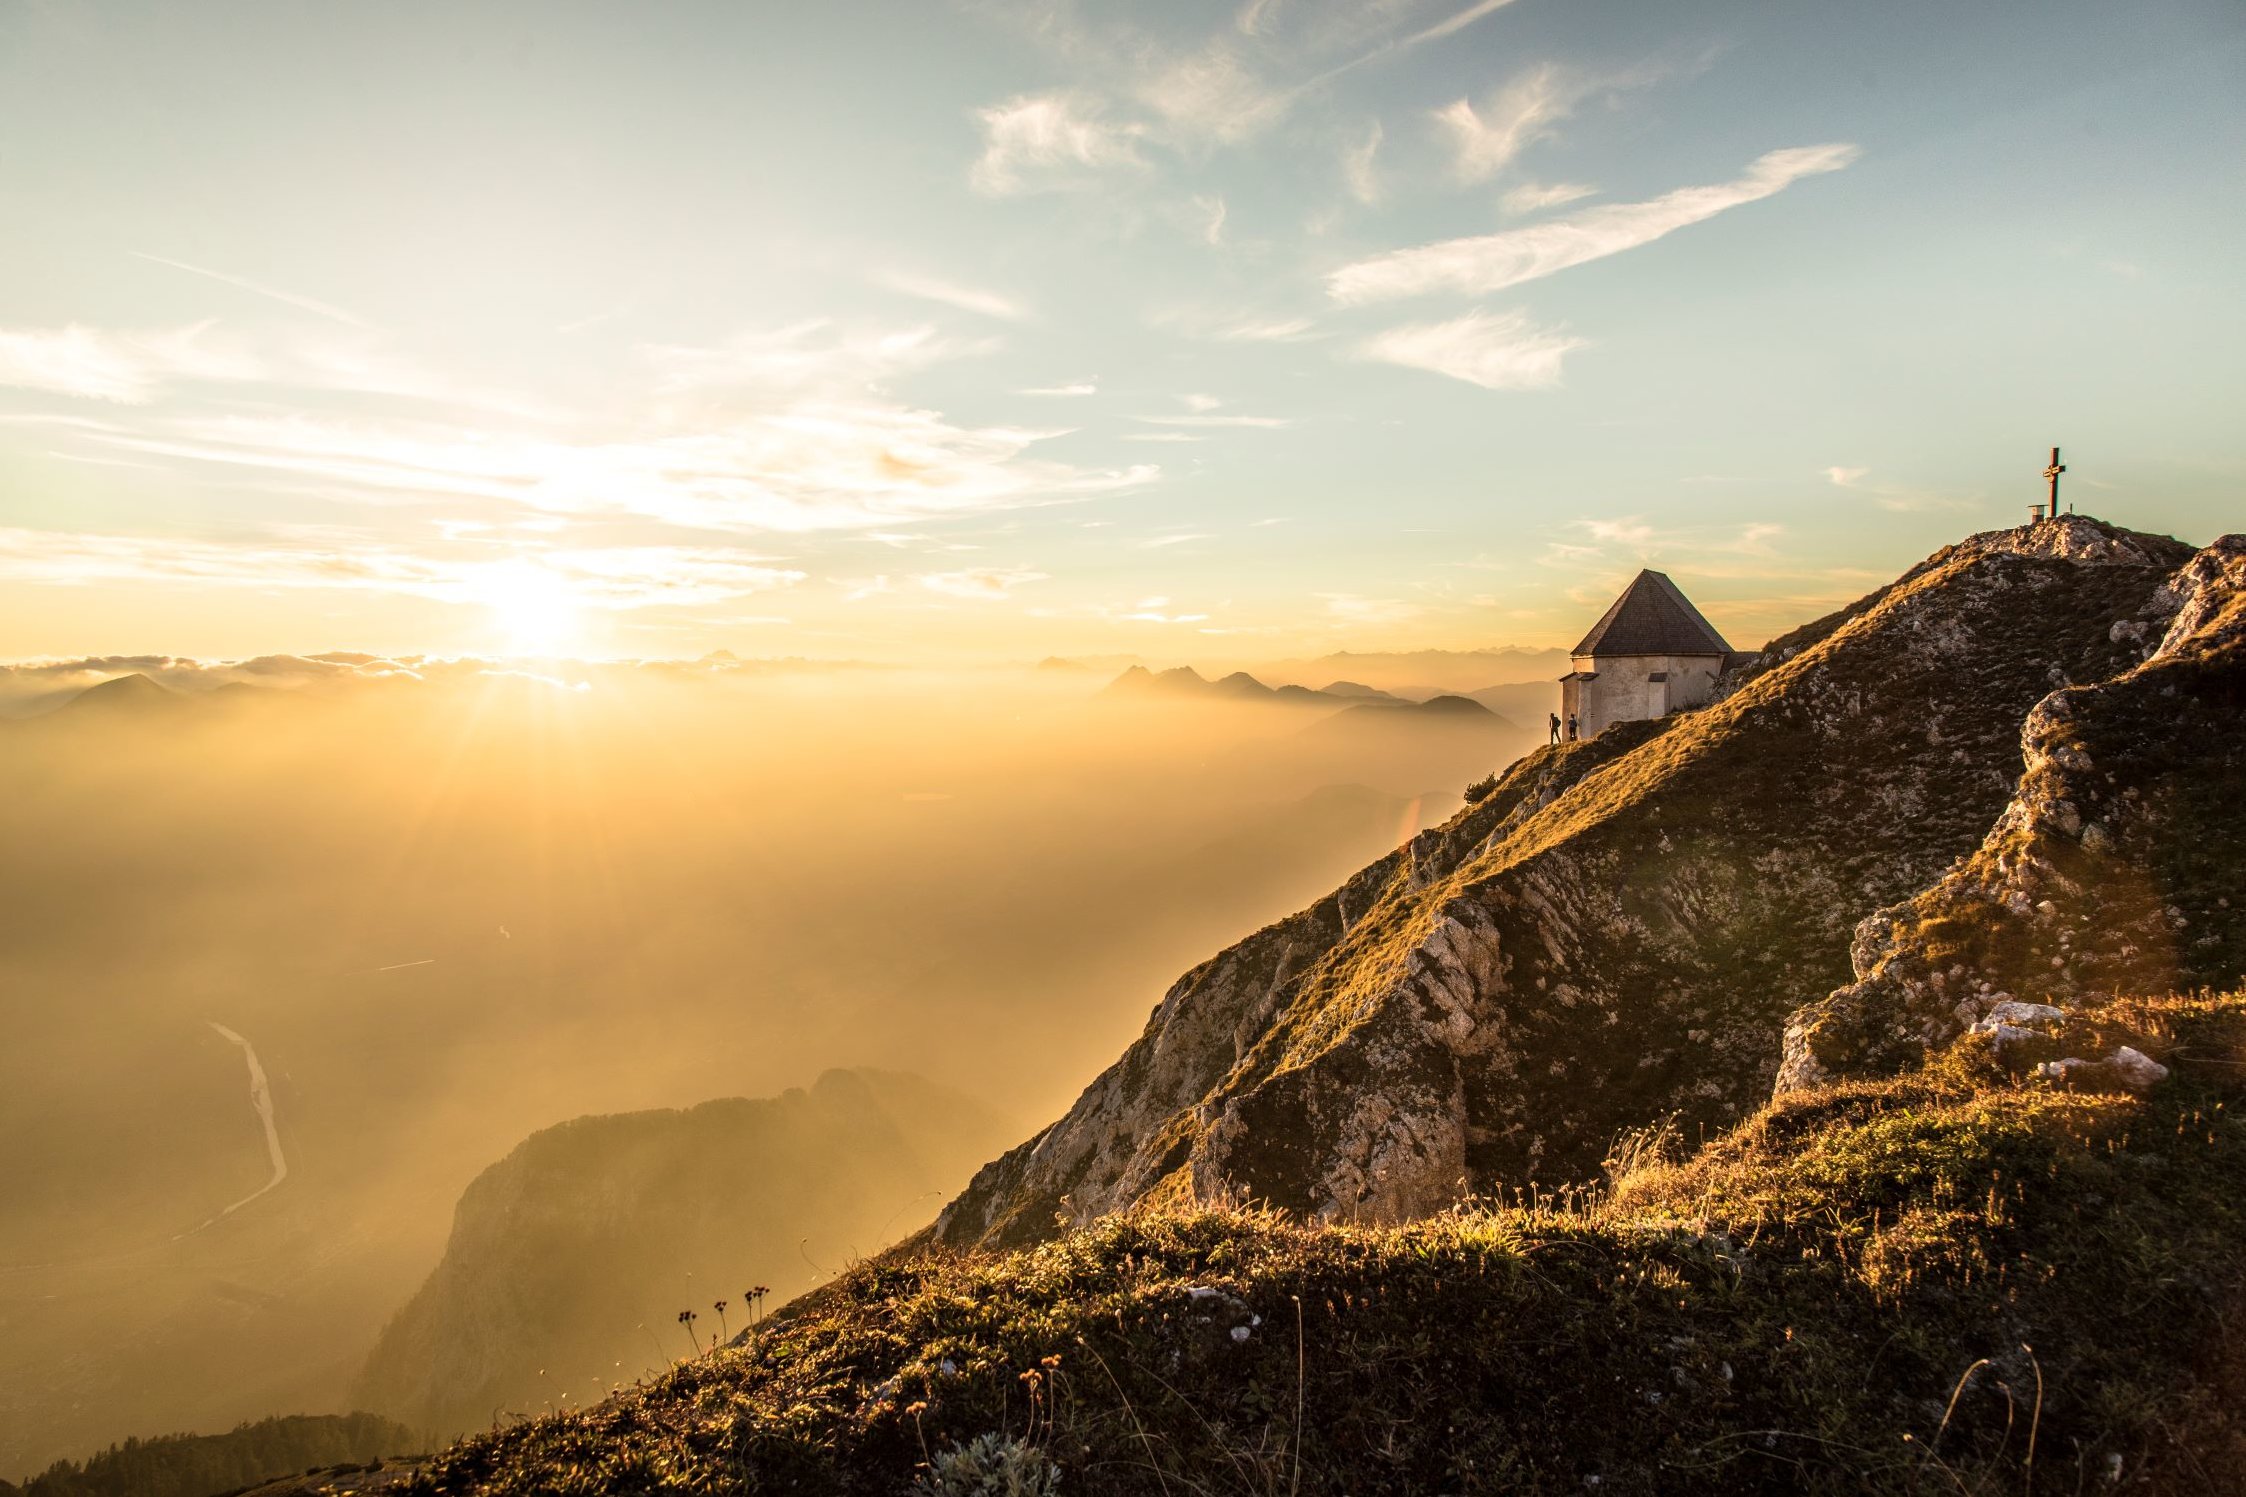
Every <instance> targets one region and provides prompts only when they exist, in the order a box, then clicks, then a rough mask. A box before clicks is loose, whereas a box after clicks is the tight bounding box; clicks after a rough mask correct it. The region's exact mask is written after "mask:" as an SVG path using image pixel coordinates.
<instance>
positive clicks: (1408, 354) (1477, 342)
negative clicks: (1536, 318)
mask: <svg viewBox="0 0 2246 1497" xmlns="http://www.w3.org/2000/svg"><path fill="white" fill-rule="evenodd" d="M1584 346H1585V344H1584V340H1583V339H1581V338H1577V337H1573V336H1571V335H1569V334H1568V332H1567V331H1566V330H1565V329H1563V328H1542V327H1538V326H1536V325H1535V324H1533V323H1531V322H1530V321H1529V320H1528V318H1527V317H1526V316H1524V315H1523V314H1521V313H1518V312H1504V313H1488V312H1470V313H1468V314H1467V315H1466V316H1464V317H1458V318H1453V319H1452V320H1450V321H1448V322H1421V323H1413V324H1410V325H1408V326H1405V327H1398V328H1390V329H1389V330H1388V331H1387V332H1384V333H1379V334H1376V335H1375V336H1373V337H1372V338H1370V339H1368V340H1367V341H1366V342H1365V343H1364V345H1363V346H1362V347H1361V348H1360V349H1359V350H1358V353H1359V356H1360V357H1362V358H1367V359H1377V360H1380V361H1381V362H1384V363H1389V364H1401V365H1403V366H1404V367H1405V368H1407V369H1425V370H1429V371H1430V372H1432V373H1435V374H1447V375H1449V376H1450V377H1451V378H1452V379H1461V380H1464V381H1466V382H1467V383H1468V384H1471V385H1480V386H1481V387H1482V388H1483V389H1485V390H1537V389H1543V388H1545V387H1547V386H1550V385H1556V384H1558V383H1559V382H1560V365H1561V361H1562V360H1563V359H1565V358H1566V357H1567V356H1568V354H1570V353H1572V352H1573V351H1575V350H1576V349H1578V348H1582V347H1584Z"/></svg>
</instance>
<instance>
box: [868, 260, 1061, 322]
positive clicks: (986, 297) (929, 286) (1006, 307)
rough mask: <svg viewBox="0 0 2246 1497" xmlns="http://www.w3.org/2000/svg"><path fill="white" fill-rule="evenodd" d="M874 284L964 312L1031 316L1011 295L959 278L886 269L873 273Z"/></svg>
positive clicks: (1002, 317)
mask: <svg viewBox="0 0 2246 1497" xmlns="http://www.w3.org/2000/svg"><path fill="white" fill-rule="evenodd" d="M874 284H875V285H877V286H880V287H882V288H884V289H885V290H889V291H894V292H896V293H897V294H898V295H900V296H913V297H918V298H919V299H920V300H922V301H932V302H939V303H941V304H942V305H944V306H947V307H957V308H958V309H959V310H961V311H962V312H973V313H975V314H976V315H978V316H982V317H995V318H997V319H999V320H1000V321H1002V322H1020V321H1022V320H1023V319H1024V318H1026V317H1028V316H1029V308H1027V307H1025V306H1023V305H1022V304H1021V303H1020V302H1018V301H1015V300H1014V299H1013V298H1012V297H1008V296H1001V295H1000V294H999V293H997V292H996V291H986V290H983V289H982V288H981V287H978V286H963V285H960V284H959V283H958V282H956V281H946V280H941V279H939V278H938V277H935V276H930V275H916V274H914V273H913V272H911V271H904V270H889V271H883V272H882V273H880V274H879V275H876V276H875V277H874Z"/></svg>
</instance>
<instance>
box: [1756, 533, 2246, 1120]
mask: <svg viewBox="0 0 2246 1497" xmlns="http://www.w3.org/2000/svg"><path fill="white" fill-rule="evenodd" d="M2107 633H2108V636H2109V638H2110V639H2111V640H2112V641H2113V642H2114V643H2115V644H2117V645H2121V646H2126V647H2128V648H2130V649H2132V650H2134V651H2136V652H2137V653H2138V654H2140V655H2141V656H2142V657H2143V658H2142V661H2141V663H2139V664H2136V665H2134V666H2133V667H2131V668H2129V669H2126V670H2123V671H2122V672H2120V673H2119V674H2117V675H2116V676H2114V677H2113V678H2112V679H2111V680H2107V681H2102V682H2097V683H2093V684H2085V685H2079V686H2068V687H2064V688H2061V689H2060V690H2057V691H2053V692H2051V693H2050V694H2049V695H2048V696H2045V697H2044V698H2043V699H2042V700H2041V701H2039V702H2037V703H2036V705H2035V706H2034V708H2033V709H2032V710H2031V711H2030V712H2029V713H2028V714H2027V717H2026V720H2025V723H2024V724H2023V727H2022V730H2021V752H2022V757H2023V760H2024V763H2025V772H2024V773H2023V774H2022V775H2021V777H2020V783H2019V788H2018V790H2017V792H2016V793H2015V794H2014V795H2013V797H2012V799H2011V801H2010V802H2009V803H2008V804H2007V805H2006V806H2005V808H2004V810H2003V812H2002V814H2001V815H1999V816H1998V817H1997V819H1996V823H1995V825H1994V826H1993V827H1991V828H1990V830H1989V832H1988V834H1987V836H1986V837H1985V838H1983V840H1982V842H1981V845H1980V846H1979V847H1978V848H1977V849H1975V850H1974V852H1973V854H1972V855H1971V856H1970V857H1968V858H1967V859H1965V860H1964V862H1963V863H1961V864H1960V865H1959V866H1958V867H1957V868H1955V869H1953V870H1952V871H1951V872H1949V873H1948V874H1947V875H1945V876H1944V877H1943V878H1942V879H1941V880H1939V881H1938V882H1937V883H1935V884H1934V885H1933V886H1932V887H1931V888H1929V889H1926V890H1925V891H1923V892H1921V893H1919V894H1917V895H1915V896H1914V897H1912V898H1911V899H1908V900H1906V901H1904V902H1902V903H1900V904H1898V905H1895V906H1893V907H1892V908H1888V909H1882V910H1880V911H1878V912H1876V913H1874V914H1873V915H1872V916H1871V917H1870V918H1868V919H1867V920H1865V921H1864V923H1863V924H1862V925H1861V926H1859V927H1858V929H1857V932H1856V939H1855V943H1854V948H1853V960H1854V966H1855V971H1856V977H1857V980H1856V981H1855V982H1853V983H1851V984H1849V985H1847V986H1846V987H1843V988H1841V989H1839V990H1838V991H1836V992H1834V993H1833V994H1831V995H1830V996H1829V997H1827V998H1824V999H1822V1000H1820V1001H1818V1002H1816V1003H1813V1004H1810V1005H1808V1006H1807V1007H1805V1008H1803V1009H1802V1010H1801V1011H1800V1012H1799V1013H1797V1014H1796V1015H1794V1017H1793V1019H1792V1020H1791V1021H1790V1022H1789V1023H1788V1024H1787V1026H1786V1031H1785V1053H1784V1060H1783V1063H1782V1065H1781V1067H1780V1071H1779V1077H1778V1083H1779V1085H1780V1086H1781V1087H1799V1086H1809V1085H1814V1084H1816V1083H1818V1082H1821V1081H1824V1080H1827V1079H1828V1078H1831V1077H1833V1076H1836V1075H1863V1074H1876V1073H1880V1072H1884V1071H1892V1070H1894V1069H1896V1068H1898V1067H1900V1066H1903V1065H1907V1064H1909V1063H1910V1062H1912V1061H1913V1060H1915V1059H1917V1058H1918V1057H1919V1056H1920V1055H1921V1054H1923V1053H1924V1051H1925V1049H1926V1047H1927V1046H1929V1045H1935V1044H1940V1043H1942V1042H1943V1041H1945V1040H1947V1039H1949V1038H1950V1037H1951V1036H1953V1035H1955V1034H1956V1033H1957V1032H1958V1031H1959V1030H1960V1029H1961V1028H1964V1027H1968V1026H1974V1025H1978V1024H1984V1023H1986V1022H1987V1020H1988V1019H1989V1018H1991V1017H1995V1016H1999V1015H2001V1014H2003V1013H2004V1012H2006V1011H2008V1009H2009V1008H2014V1007H2018V1006H2019V1005H2020V1004H2022V1003H2044V1004H2050V1005H2058V1006H2060V1007H2062V1008H2063V1007H2065V1006H2067V1005H2071V1004H2075V1003H2080V1002H2083V1001H2085V1000H2087V999H2090V998H2094V997H2102V996H2106V995H2111V994H2115V993H2138V994H2141V993H2164V992H2174V991H2181V990H2185V989H2189V988H2193V987H2197V986H2203V985H2210V984H2219V983H2228V982H2234V981H2236V980H2237V978H2238V976H2239V974H2240V972H2241V970H2242V969H2246V888H2241V887H2240V886H2239V884H2238V881H2237V878H2236V869H2237V863H2236V857H2237V847H2238V845H2239V840H2240V838H2241V836H2242V834H2246V731H2242V730H2246V536H2237V535H2231V536H2225V537H2223V538H2222V539H2221V540H2219V541H2217V542H2216V543H2215V544H2213V545H2211V546H2209V547H2208V548H2207V549H2206V550H2204V551H2201V552H2200V553H2199V554H2198V555H2197V556H2195V557H2193V558H2192V559H2191V560H2190V561H2189V562H2188V563H2187V564H2186V565H2185V566H2184V567H2183V568H2182V569H2181V570H2179V571H2178V572H2177V573H2176V574H2175V575H2174V576H2173V577H2172V578H2171V579H2169V581H2168V582H2167V583H2166V584H2165V585H2164V586H2162V587H2161V588H2159V589H2158V590H2157V591H2156V592H2154V593H2153V595H2152V596H2151V597H2150V598H2149V599H2147V600H2146V603H2145V605H2144V606H2143V607H2142V608H2141V609H2139V610H2137V611H2136V612H2134V613H2132V614H2124V615H2118V616H2117V617H2116V618H2115V619H2114V620H2113V621H2112V622H2111V624H2110V625H2109V626H2108V630H2107Z"/></svg>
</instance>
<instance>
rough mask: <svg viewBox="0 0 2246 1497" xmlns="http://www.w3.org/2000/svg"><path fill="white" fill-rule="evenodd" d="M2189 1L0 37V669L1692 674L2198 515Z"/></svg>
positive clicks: (624, 17) (2216, 476)
mask: <svg viewBox="0 0 2246 1497" xmlns="http://www.w3.org/2000/svg"><path fill="white" fill-rule="evenodd" d="M2242 189H2246V9H2241V8H2240V7H2239V6H2237V5H2236V4H2235V3H2231V0H2145V3H2139V4H2132V5H2129V6H2126V7H2121V6H2113V5H2109V4H2088V3H2080V0H2037V3H2004V0H1984V3H1976V4H1974V5H1970V6H1958V5H1954V4H1949V3H1919V0H1899V3H1891V4H1886V5H1881V6H1834V5H1829V4H1783V3H1724V0H1708V3H1698V0H1696V3H1692V4H1678V3H1674V0H1670V3H1643V4H1613V3H1597V0H1244V3H1241V4H1239V5H1238V6H1237V7H1231V6H1224V5H1214V4H1210V5H1186V4H1180V3H1175V0H1170V3H1159V4H1157V3H1145V4H1136V5H1122V4H1117V5H1103V6H1091V5H1073V4H1067V3H1021V4H1005V5H998V4H989V5H985V4H974V3H967V4H943V3H935V0H900V3H848V4H835V5H808V6H807V5H776V4H753V3H723V4H720V3H686V0H677V3H652V0H651V3H647V4H639V5H632V6H615V5H592V4H579V3H569V0H541V3H505V0H493V3H486V4H478V5H475V6H472V7H470V6H457V5H443V4H423V3H413V0H399V3H385V4H381V5H374V4H343V3H334V4H323V5H311V6H308V5H302V4H281V3H236V0H204V3H198V4H197V5H194V6H178V5H163V4H122V3H118V4H110V3H85V4H78V3H64V0H0V225H4V232H0V658H14V659H24V658H36V657H57V658H67V657H74V656H80V655H87V654H107V653H134V652H148V653H167V654H179V655H198V656H203V657H213V658H217V657H226V658H238V657H244V656H249V655H255V654H261V653H269V652H278V651H298V652H310V651H314V650H323V649H338V648H353V649H369V650H379V651H385V652H393V653H396V652H406V651H424V652H431V653H439V654H446V653H452V654H458V653H469V652H494V653H517V654H541V653H564V654H579V655H601V656H628V657H661V658H691V657H696V656H699V655H701V654H703V653H704V652H707V651H710V650H715V649H721V648H722V649H728V650H731V651H733V652H735V653H736V654H740V655H745V656H807V657H813V658H834V659H880V660H899V661H914V662H927V663H943V662H989V661H1001V660H1016V659H1021V660H1030V659H1036V658H1038V657H1041V656H1045V655H1054V654H1058V655H1064V656H1107V655H1132V656H1138V657H1142V658H1147V659H1151V660H1156V661H1164V662H1167V661H1178V660H1194V661H1203V660H1234V661H1240V660H1254V659H1257V658H1266V659H1269V658H1278V657H1282V656H1287V655H1293V654H1300V653H1303V652H1306V651H1318V650H1327V649H1359V650H1370V649H1402V648H1470V647H1488V646H1495V645H1506V644H1517V645H1524V646H1546V645H1554V644H1560V645H1565V644H1568V643H1571V642H1572V641H1573V640H1574V639H1575V638H1576V637H1577V636H1578V635H1580V634H1581V632H1582V631H1583V629H1584V628H1585V627H1586V626H1587V625H1588V623H1589V622H1590V621H1591V620H1592V619H1593V618H1595V617H1596V615H1597V612H1598V611H1599V609H1600V608H1602V607H1603V606H1604V605H1605V603H1606V602H1607V601H1608V600H1609V599H1610V598H1611V597H1612V596H1613V594H1614V593H1615V592H1616V591H1617V590H1618V589H1619V588H1620V586H1621V585H1622V584H1623V583H1624V582H1625V581H1626V580H1627V579H1628V577H1629V576H1630V575H1631V574H1632V573H1633V572H1635V570H1636V569H1637V568H1639V567H1641V566H1652V567H1656V568H1659V569H1662V570H1665V571H1667V572H1669V573H1670V574H1671V575H1672V576H1674V577H1675V578H1676V579H1677V580H1678V582H1679V583H1680V584H1681V585H1683V586H1684V587H1685V588H1686V590H1687V591H1688V592H1689V593H1691V594H1692V596H1693V597H1694V598H1695V600H1696V601H1698V602H1699V603H1700V604H1701V605H1702V607H1703V609H1704V611H1706V612H1707V613H1708V614H1709V615H1710V617H1711V618H1712V619H1713V620H1714V621H1715V622H1716V623H1717V625H1718V626H1719V627H1721V628H1723V629H1724V630H1725V631H1726V632H1727V634H1729V635H1730V636H1731V638H1732V640H1733V643H1734V644H1735V645H1752V644H1754V643H1758V642H1759V641H1760V640H1761V639H1763V638H1767V637H1769V636H1770V635H1772V634H1774V633H1777V632H1780V631H1782V630H1783V629H1785V628H1788V627H1790V626H1792V625H1794V624H1796V623H1799V622H1802V621H1804V620H1806V619H1808V618H1811V617H1814V616H1816V615H1818V614H1820V613H1822V612H1825V611H1827V610H1829V609H1830V608H1832V607H1835V606H1838V605H1839V604H1841V603H1843V602H1845V601H1847V600H1849V599H1851V598H1854V597H1856V596H1859V595H1861V594H1862V593H1864V592H1866V591H1868V590H1870V589H1871V588H1872V587H1874V586H1876V585H1878V584H1879V583H1881V582H1884V581H1886V580H1887V579H1889V578H1891V577H1892V576H1894V575H1895V574H1896V573H1897V572H1899V571H1900V570H1902V569H1903V568H1904V567H1906V566H1908V565H1909V564H1911V563H1912V562H1914V561H1916V560H1917V559H1919V558H1920V557H1922V556H1924V555H1926V554H1927V553H1929V552H1931V551H1933V550H1934V549H1936V548H1937V547H1939V546H1941V545H1942V544H1945V543H1947V542H1948V541H1951V540H1954V539H1957V538H1958V537H1960V536H1962V535H1964V534H1966V533H1968V532H1970V531H1974V530H1979V529H1987V528H1991V527H1994V526H1998V525H2006V524H2015V523H2019V522H2020V521H2021V520H2023V519H2025V518H2026V515H2027V510H2028V506H2029V504H2030V503H2031V502H2033V501H2034V500H2035V499H2036V498H2037V497H2039V495H2040V493H2041V490H2042V480H2041V478H2040V476H2039V474H2040V471H2041V469H2042V468H2043V466H2044V463H2045V461H2046V457H2047V453H2048V450H2049V448H2050V447H2051V446H2052V445H2053V444H2061V445H2063V446H2064V448H2065V459H2066V462H2067V465H2068V473H2067V477H2066V479H2065V480H2064V483H2065V487H2064V489H2063V494H2064V496H2065V497H2066V498H2067V499H2069V500H2071V501H2073V502H2074V503H2076V504H2077V505H2078V506H2079V507H2080V508H2081V509H2083V510H2085V511H2088V512H2093V513H2097V514H2100V515H2103V516H2106V517H2108V518H2111V519H2114V520H2117V521H2119V522H2122V523H2125V524H2129V525H2132V526H2135V527H2138V528H2143V529H2151V530H2160V531H2166V532H2170V533H2174V534H2177V535H2180V536H2182V537H2184V538H2186V539H2190V540H2198V541H2204V540H2207V539H2210V538H2211V537H2212V536H2214V535H2215V534H2218V533H2221V532H2222V531H2224V530H2226V529H2231V528H2235V527H2236V526H2237V525H2238V522H2239V517H2240V515H2241V514H2242V513H2246V507H2242V506H2241V505H2240V503H2239V491H2240V487H2241V480H2242V479H2246V422H2241V421H2239V420H2238V418H2237V412H2238V411H2239V410H2240V409H2241V408H2246V255H2241V254H2240V253H2239V250H2238V246H2239V245H2240V243H2242V242H2246V190H2242Z"/></svg>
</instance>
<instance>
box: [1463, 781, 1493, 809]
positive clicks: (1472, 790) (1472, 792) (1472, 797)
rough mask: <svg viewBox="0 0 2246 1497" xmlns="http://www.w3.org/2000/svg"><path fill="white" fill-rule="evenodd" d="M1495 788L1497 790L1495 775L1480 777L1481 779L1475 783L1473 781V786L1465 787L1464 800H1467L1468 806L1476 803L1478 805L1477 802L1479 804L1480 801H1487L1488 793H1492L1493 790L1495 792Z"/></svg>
mask: <svg viewBox="0 0 2246 1497" xmlns="http://www.w3.org/2000/svg"><path fill="white" fill-rule="evenodd" d="M1496 788H1497V776H1496V775H1494V774H1487V775H1484V776H1482V777H1481V778H1480V779H1478V780H1476V781H1475V782H1474V783H1473V784H1471V785H1469V786H1467V787H1466V800H1467V804H1469V805H1474V804H1478V803H1479V802H1481V801H1485V800H1488V799H1489V797H1490V792H1491V791H1493V790H1495V789H1496Z"/></svg>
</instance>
